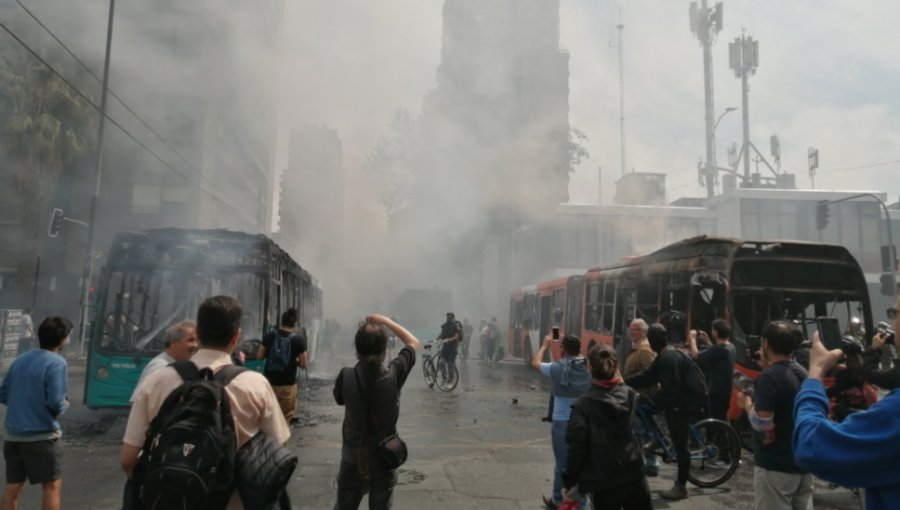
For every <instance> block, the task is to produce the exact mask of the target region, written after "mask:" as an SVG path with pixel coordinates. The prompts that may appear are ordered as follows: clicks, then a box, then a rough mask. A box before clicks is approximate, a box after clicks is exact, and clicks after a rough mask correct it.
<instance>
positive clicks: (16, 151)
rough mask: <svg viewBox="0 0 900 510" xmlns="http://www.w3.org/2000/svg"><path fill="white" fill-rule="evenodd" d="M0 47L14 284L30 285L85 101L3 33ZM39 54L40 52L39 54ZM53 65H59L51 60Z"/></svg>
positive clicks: (82, 126) (85, 122) (80, 132)
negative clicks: (16, 242)
mask: <svg viewBox="0 0 900 510" xmlns="http://www.w3.org/2000/svg"><path fill="white" fill-rule="evenodd" d="M4 42H6V43H7V44H5V45H4V46H5V48H3V49H2V50H0V154H2V156H3V159H4V160H5V161H6V163H7V165H5V166H6V167H7V168H4V169H3V170H2V171H3V172H9V173H10V175H11V177H12V182H13V185H14V187H15V190H16V193H17V194H18V198H19V200H20V201H21V206H20V208H19V210H20V211H21V228H22V238H21V245H20V248H21V249H20V258H19V261H18V265H17V267H18V269H17V273H16V282H15V288H16V289H17V294H18V297H19V298H18V299H19V301H20V302H22V301H24V300H25V299H26V298H27V296H28V292H29V291H30V289H31V282H32V280H33V278H34V272H35V267H34V266H35V257H36V256H37V254H38V241H39V236H40V235H41V234H42V233H43V227H46V221H47V219H48V217H49V211H50V200H51V198H52V197H53V195H54V193H55V192H56V189H57V187H58V185H59V181H60V177H61V176H62V175H63V173H64V172H67V171H72V169H73V167H74V165H75V163H77V161H78V160H79V158H81V157H82V156H84V155H85V153H86V151H87V148H88V145H89V142H88V132H89V131H90V129H91V126H92V124H93V120H94V118H95V116H94V115H93V111H92V109H91V106H90V105H89V104H88V103H87V102H86V101H85V100H84V99H83V98H81V97H80V96H78V95H77V94H76V93H75V92H74V91H73V90H72V89H71V88H70V87H69V86H68V85H67V84H66V83H65V82H63V81H62V80H61V79H60V78H59V77H58V76H56V74H54V73H53V71H51V70H50V69H48V68H47V67H46V66H45V65H44V64H43V63H42V62H40V61H39V60H37V59H36V58H34V57H33V56H32V55H30V54H29V53H27V52H26V51H25V50H24V49H23V48H22V47H20V46H18V44H17V43H16V42H15V41H13V40H11V39H9V38H6V41H4ZM42 58H45V59H46V57H44V56H42ZM54 67H55V68H56V69H61V68H60V67H59V66H58V65H55V64H54Z"/></svg>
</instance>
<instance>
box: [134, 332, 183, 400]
mask: <svg viewBox="0 0 900 510" xmlns="http://www.w3.org/2000/svg"><path fill="white" fill-rule="evenodd" d="M164 345H165V350H164V351H163V352H161V353H159V354H158V355H157V356H156V357H155V358H153V359H151V360H150V362H149V363H147V366H146V367H144V370H143V371H142V372H141V377H140V379H138V382H137V385H135V387H134V392H133V393H132V394H131V399H130V400H129V402H134V396H135V395H136V394H137V390H138V388H140V387H141V383H142V382H144V379H146V378H147V376H148V375H149V374H152V373H153V372H156V371H157V370H159V369H161V368H165V367H167V366H169V365H171V364H172V363H175V362H176V361H187V360H189V359H191V356H193V355H194V353H195V352H197V347H198V344H197V325H196V324H194V322H193V321H181V322H177V323H175V324H173V325H171V326H169V329H167V330H166V337H165V344H164Z"/></svg>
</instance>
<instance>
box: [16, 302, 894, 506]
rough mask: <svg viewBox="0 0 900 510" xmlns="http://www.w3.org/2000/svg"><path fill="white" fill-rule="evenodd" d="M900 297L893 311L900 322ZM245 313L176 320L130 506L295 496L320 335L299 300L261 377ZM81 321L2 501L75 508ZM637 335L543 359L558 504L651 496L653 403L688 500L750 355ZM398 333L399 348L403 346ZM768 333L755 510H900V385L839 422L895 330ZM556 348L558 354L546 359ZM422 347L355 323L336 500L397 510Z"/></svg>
mask: <svg viewBox="0 0 900 510" xmlns="http://www.w3.org/2000/svg"><path fill="white" fill-rule="evenodd" d="M896 307H900V302H898V303H897V305H896ZM896 307H895V308H891V309H889V310H888V315H889V317H891V318H892V319H893V320H894V321H895V329H896V327H897V326H900V318H898V315H897V308H896ZM242 314H243V309H242V306H241V304H240V303H239V302H238V301H237V300H235V299H234V298H231V297H228V296H216V297H212V298H209V299H207V300H206V301H204V302H203V303H202V304H201V305H200V307H199V309H198V311H197V315H196V322H194V321H181V322H177V323H176V324H173V325H172V326H171V327H169V329H168V330H167V331H166V333H165V340H164V345H165V350H164V351H163V352H161V353H160V354H159V355H158V356H156V357H155V358H153V359H152V360H151V361H150V362H149V363H148V364H147V365H146V367H145V369H144V372H143V373H142V375H141V378H140V381H139V382H138V385H137V388H136V389H135V391H134V394H133V395H132V398H131V402H132V407H131V410H130V413H129V416H128V421H127V425H126V430H125V435H124V439H123V445H122V449H121V465H122V469H123V470H124V472H125V474H126V479H127V482H126V484H125V491H124V495H123V508H149V507H153V505H157V506H156V507H160V508H169V507H178V508H207V507H209V508H212V507H217V508H229V509H239V508H290V501H289V498H288V496H287V490H286V484H287V483H288V482H289V480H290V478H291V473H292V472H293V470H294V468H295V467H296V465H297V458H296V455H295V454H293V452H291V451H290V450H289V449H287V448H285V446H284V445H285V444H286V442H287V440H288V439H289V437H290V428H289V425H290V423H291V421H292V419H294V418H295V414H296V405H297V393H296V391H297V390H296V377H297V370H298V369H299V368H305V367H306V365H307V361H308V359H307V354H306V350H307V339H306V334H305V330H304V329H303V327H302V325H301V324H300V316H299V313H298V312H297V310H295V309H291V310H287V311H286V312H284V313H283V314H282V316H281V318H280V321H279V325H278V327H277V329H275V330H274V331H272V332H270V333H269V334H267V335H266V336H265V337H264V338H263V340H262V342H261V345H260V347H259V350H258V352H257V357H258V359H263V360H265V364H264V368H263V373H261V374H260V373H257V372H254V371H252V370H245V369H244V368H243V367H240V366H237V365H236V364H235V358H234V354H235V351H236V348H237V345H238V342H239V340H240V336H241V330H240V325H241V318H242ZM467 323H468V321H465V323H460V322H458V321H456V318H455V315H454V314H452V313H448V314H447V320H446V322H445V323H444V325H443V327H442V328H441V333H440V335H439V337H440V338H442V339H443V340H444V342H445V346H444V349H443V350H444V354H443V355H446V356H447V357H448V361H450V362H451V363H452V362H454V361H455V357H456V351H457V349H458V348H459V346H460V344H462V345H465V343H464V342H465V339H466V338H467V337H470V336H471V334H472V331H473V329H474V328H472V326H471V325H470V326H469V327H468V328H467V327H466V326H467ZM494 329H496V330H497V331H498V333H499V328H497V326H496V319H494V320H492V321H490V322H487V321H483V324H482V327H481V328H480V330H479V336H480V339H481V340H482V343H483V346H486V347H487V349H489V348H490V346H491V341H492V340H496V339H495V338H492V337H493V333H492V330H494ZM71 331H72V324H71V323H70V322H69V321H68V320H66V319H65V318H62V317H48V318H46V319H44V320H43V321H41V323H40V325H39V326H38V328H37V332H36V333H37V339H38V342H39V348H37V349H33V350H30V351H28V352H26V353H24V354H22V355H20V356H19V357H18V358H17V359H16V360H15V361H14V362H13V364H12V365H11V366H10V368H9V370H8V372H7V374H6V376H5V377H4V379H3V382H2V384H0V404H4V405H6V406H7V407H8V409H7V412H6V418H5V429H6V430H5V440H4V448H3V453H4V459H5V461H6V479H7V484H6V488H5V490H4V493H3V503H2V505H3V506H2V508H3V509H15V508H18V501H19V499H20V496H21V494H22V492H23V490H24V487H25V483H26V481H27V482H30V483H31V484H41V486H42V490H43V505H42V508H44V509H48V510H53V509H57V508H60V489H61V485H62V480H61V469H60V468H61V466H60V463H61V458H62V456H61V442H60V437H61V430H60V423H59V417H60V415H61V414H62V413H64V412H65V411H66V409H67V408H68V406H69V401H68V398H67V388H68V386H67V363H66V360H65V358H63V357H62V356H60V354H59V351H60V350H61V349H62V348H63V347H64V346H65V345H66V343H67V342H68V340H69V335H70V333H71ZM629 332H630V336H631V347H632V349H631V352H630V353H629V354H628V356H627V358H626V359H625V361H624V364H621V365H620V363H619V360H618V357H617V355H616V352H615V351H614V350H613V349H612V348H611V347H609V346H606V345H602V344H601V345H596V346H593V347H592V348H591V349H590V350H589V351H588V352H587V353H586V354H587V356H583V355H582V343H581V341H580V339H578V338H577V337H575V336H572V335H564V336H562V338H554V337H556V336H558V335H556V334H554V335H547V337H546V338H544V340H543V342H542V344H541V346H540V348H539V349H538V351H537V352H536V353H535V354H534V356H533V359H532V360H531V366H532V367H533V368H534V369H535V370H536V371H538V372H539V373H540V374H541V375H542V376H543V377H546V378H547V379H548V380H549V382H550V387H551V394H552V403H551V419H550V421H551V422H552V423H551V434H550V436H551V440H550V442H551V445H552V451H553V455H554V459H555V460H554V467H553V484H552V492H551V496H550V497H549V498H548V497H544V501H543V503H544V505H545V506H546V507H547V508H551V509H557V508H559V507H561V506H566V505H569V506H568V507H577V506H581V507H586V505H588V504H590V505H592V506H593V508H596V509H640V510H644V509H649V508H652V498H651V493H650V488H649V483H648V480H647V478H648V477H653V476H658V474H659V468H658V461H657V460H656V459H655V458H652V457H650V456H649V455H648V454H647V453H645V451H644V445H645V444H646V442H647V440H646V435H647V431H646V430H643V429H642V428H641V427H640V425H639V424H640V420H636V411H637V409H638V407H639V406H641V408H642V409H649V410H651V412H654V413H658V414H660V415H662V416H663V417H664V420H665V422H666V425H667V429H668V433H669V436H670V439H671V441H672V446H673V448H674V450H675V451H676V452H677V459H676V460H677V475H676V479H675V482H674V484H673V486H672V487H671V488H670V489H669V490H667V491H665V492H663V493H662V494H661V496H662V497H663V498H664V499H668V500H679V499H685V498H688V497H689V496H690V493H689V490H688V488H687V479H688V471H689V469H690V457H689V454H688V430H689V425H690V424H691V423H693V422H694V421H695V420H697V419H699V418H700V417H703V416H707V415H708V416H711V417H714V418H718V419H725V418H726V413H727V411H728V407H729V403H730V401H731V398H732V395H731V392H732V374H733V371H734V363H735V355H736V349H735V346H734V345H733V344H732V343H731V340H730V339H731V328H730V326H729V323H728V322H727V321H725V320H716V321H714V322H713V323H712V324H711V331H710V332H703V331H691V332H690V334H689V336H688V341H687V343H686V344H684V345H681V344H677V343H675V341H674V340H673V338H675V335H670V334H668V332H667V331H666V328H665V327H664V326H662V325H661V324H648V323H647V322H646V321H644V320H642V319H635V320H634V321H633V322H631V324H630V325H629ZM554 333H555V332H554ZM391 338H394V339H396V340H398V341H399V342H400V343H402V347H401V348H400V349H399V351H397V353H396V355H395V356H392V357H390V358H389V357H388V355H387V353H388V344H389V339H391ZM761 339H762V340H761V345H760V347H759V350H758V351H757V352H752V353H748V354H750V355H751V357H752V358H754V359H756V360H757V363H758V364H759V365H760V366H761V367H762V369H763V370H762V372H761V373H760V375H759V377H758V378H757V380H756V382H755V384H754V387H753V391H749V390H745V391H744V392H741V393H740V394H739V397H738V399H737V404H738V406H739V407H740V408H741V409H742V410H743V411H744V412H745V413H746V415H747V417H748V419H749V423H750V425H751V427H752V429H753V431H754V434H753V460H754V466H755V467H754V473H753V477H754V484H753V492H754V501H755V507H756V508H757V509H766V510H769V509H782V508H784V509H792V510H798V509H811V508H813V506H812V496H813V486H812V476H813V475H815V476H818V477H820V478H822V479H825V480H829V481H832V482H834V483H837V484H841V485H845V486H848V487H854V488H859V489H861V490H864V491H865V493H866V498H867V502H868V508H870V509H874V510H879V509H887V508H892V505H894V504H895V503H893V502H894V501H896V500H897V497H898V496H900V478H898V473H900V472H898V470H897V469H896V468H895V467H894V466H895V464H896V462H895V459H897V458H900V457H898V455H900V441H897V440H896V430H898V429H895V428H894V427H893V426H894V425H900V403H898V402H900V396H898V394H897V393H896V392H893V391H892V392H891V393H889V394H888V395H887V396H886V397H884V398H883V399H881V400H880V401H877V402H874V401H871V402H870V401H868V400H867V399H865V398H863V399H862V400H859V399H856V400H854V399H852V398H850V397H848V399H847V400H846V402H849V403H853V405H849V404H848V406H849V407H848V409H846V410H845V412H844V413H843V414H841V415H840V416H839V417H838V418H835V416H834V415H833V414H832V413H831V409H830V407H831V406H830V400H831V398H832V397H834V398H838V399H839V398H841V396H842V395H844V394H845V393H848V394H850V395H851V396H852V395H857V394H859V395H865V394H866V392H865V391H862V390H860V389H861V388H863V389H864V388H865V387H866V385H871V384H877V385H879V386H881V387H882V388H885V389H890V390H893V389H894V388H896V387H900V371H898V370H897V369H895V368H890V367H885V368H882V367H881V364H880V360H882V359H883V357H884V356H883V353H884V350H885V349H886V348H887V345H888V344H889V343H892V342H893V338H891V337H890V335H889V333H888V332H887V331H882V332H880V333H878V334H876V335H875V336H874V337H873V338H872V340H871V344H870V345H869V346H868V347H865V349H864V350H863V351H862V352H854V353H852V354H853V355H858V357H859V359H858V360H856V361H852V362H851V359H855V358H853V356H850V355H848V353H847V352H844V351H842V350H841V349H836V350H831V351H829V350H827V349H826V348H825V347H824V346H823V344H822V342H821V341H820V339H819V337H818V333H816V334H815V335H813V338H812V339H811V340H810V341H809V343H808V357H806V356H804V357H803V361H804V363H805V364H807V366H806V367H804V366H803V365H801V363H799V362H798V361H797V359H795V357H796V354H797V353H796V351H797V349H798V347H799V346H800V345H802V344H801V343H800V342H801V341H802V340H803V339H802V338H798V330H797V327H796V325H794V324H793V323H791V322H787V321H772V322H769V323H768V324H766V326H765V328H764V329H763V331H762V334H761ZM554 342H559V351H558V352H560V354H561V356H560V358H559V359H558V360H556V361H552V362H548V361H545V360H546V359H547V352H548V351H549V350H551V348H552V345H553V343H554ZM419 346H420V342H419V340H418V339H417V338H416V337H415V336H414V335H413V334H412V333H411V332H409V331H408V330H407V329H406V328H404V327H403V326H401V325H400V324H399V323H397V321H395V320H394V319H392V318H389V317H386V316H383V315H371V316H369V317H367V318H366V319H365V320H364V321H363V322H361V324H360V326H359V328H358V330H357V331H356V334H355V337H354V347H355V351H356V357H357V360H358V362H357V363H356V365H355V366H353V367H347V368H344V369H342V370H341V371H340V373H339V374H338V376H337V378H336V380H335V383H334V390H333V395H334V400H335V402H336V403H337V404H339V405H341V406H343V407H344V420H343V425H342V429H341V430H342V448H341V455H340V468H339V471H338V475H337V501H336V503H335V508H336V509H340V510H349V509H355V508H357V507H358V506H359V504H360V501H361V499H362V497H363V495H364V494H368V497H369V505H370V508H390V507H391V504H392V500H393V492H394V487H395V486H396V484H397V468H398V467H399V466H400V465H401V464H402V463H403V462H404V461H405V460H406V458H407V455H408V453H407V450H406V444H405V443H404V442H403V440H402V439H400V437H399V436H398V434H397V421H398V419H399V414H400V392H401V389H402V387H403V385H404V383H405V382H406V380H407V378H408V376H409V374H410V372H411V370H412V368H413V366H414V364H415V361H416V351H417V350H418V348H419ZM482 351H483V352H484V351H485V349H484V348H483V349H482ZM851 365H852V366H851ZM845 371H859V372H858V374H852V375H851V376H848V375H847V374H843V375H842V376H841V377H843V379H842V381H843V382H841V383H840V386H839V388H838V390H837V391H835V392H832V394H831V395H829V393H827V391H828V390H826V388H825V385H824V383H823V381H824V380H825V378H826V377H831V376H832V374H841V373H842V372H845ZM860 374H861V375H860ZM858 390H859V391H861V393H859V391H858ZM854 391H857V393H854ZM859 402H863V404H859ZM854 405H855V406H856V407H854ZM211 502H212V503H211ZM210 504H212V505H213V506H209V505H210ZM160 505H161V506H160Z"/></svg>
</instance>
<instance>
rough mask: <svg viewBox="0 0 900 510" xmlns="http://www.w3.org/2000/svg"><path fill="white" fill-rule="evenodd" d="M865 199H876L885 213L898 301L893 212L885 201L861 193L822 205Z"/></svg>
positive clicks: (876, 196) (894, 289) (892, 273)
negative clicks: (892, 226)
mask: <svg viewBox="0 0 900 510" xmlns="http://www.w3.org/2000/svg"><path fill="white" fill-rule="evenodd" d="M863 197H868V198H874V199H875V200H876V201H877V202H878V204H879V205H881V209H882V210H883V211H884V217H885V219H886V220H887V234H888V235H887V237H888V246H889V248H888V254H889V256H890V257H891V267H890V270H891V275H892V278H893V280H894V285H893V286H892V289H893V291H894V299H895V300H896V299H897V269H896V267H895V263H894V260H893V257H894V233H893V232H892V228H891V212H890V209H888V207H887V204H885V203H884V200H882V199H881V197H879V196H878V195H875V194H874V193H859V194H856V195H852V196H849V197H844V198H841V199H839V200H824V201H822V203H823V204H824V205H831V204H839V203H841V202H846V201H848V200H853V199H855V198H863ZM879 221H881V219H880V218H879ZM820 230H821V229H820ZM878 230H879V231H880V230H881V227H880V226H879V228H878Z"/></svg>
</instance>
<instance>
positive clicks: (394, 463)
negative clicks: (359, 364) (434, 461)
mask: <svg viewBox="0 0 900 510" xmlns="http://www.w3.org/2000/svg"><path fill="white" fill-rule="evenodd" d="M353 375H354V377H356V387H357V389H358V390H359V394H360V397H361V398H360V401H362V404H363V411H364V412H365V413H366V421H367V422H370V423H371V424H372V426H371V427H370V428H371V429H372V433H374V432H375V430H376V428H375V426H374V421H375V416H374V414H373V413H372V412H371V409H370V408H369V402H368V400H369V397H368V393H367V392H366V390H365V389H364V386H363V385H362V381H360V380H359V373H358V372H357V371H356V368H354V369H353ZM375 456H376V457H377V458H378V460H379V461H381V463H382V464H383V465H384V466H385V467H386V468H388V469H397V468H398V467H400V466H402V465H403V463H404V462H406V459H407V458H408V457H409V452H408V450H407V449H406V442H405V441H403V440H402V439H400V436H398V435H397V434H391V435H389V436H387V437H385V438H384V439H382V440H381V441H379V442H378V444H377V445H376V446H375Z"/></svg>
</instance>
